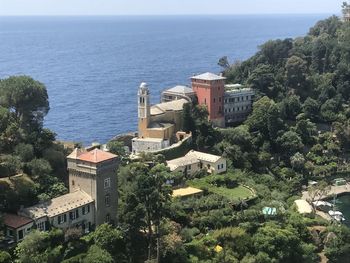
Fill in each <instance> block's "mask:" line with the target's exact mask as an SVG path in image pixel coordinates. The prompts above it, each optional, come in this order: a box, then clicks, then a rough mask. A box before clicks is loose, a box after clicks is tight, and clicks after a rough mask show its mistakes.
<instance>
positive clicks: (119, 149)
mask: <svg viewBox="0 0 350 263" xmlns="http://www.w3.org/2000/svg"><path fill="white" fill-rule="evenodd" d="M107 148H108V149H109V151H110V152H111V153H113V154H116V155H118V156H120V157H125V156H126V151H125V148H124V143H122V142H119V141H109V142H108V143H107Z"/></svg>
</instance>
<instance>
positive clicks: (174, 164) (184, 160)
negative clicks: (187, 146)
mask: <svg viewBox="0 0 350 263" xmlns="http://www.w3.org/2000/svg"><path fill="white" fill-rule="evenodd" d="M166 163H167V166H168V167H169V168H170V170H171V171H174V170H176V169H177V168H178V167H181V166H185V165H191V164H195V163H199V160H198V158H197V157H195V156H183V157H180V158H176V159H173V160H170V161H167V162H166Z"/></svg>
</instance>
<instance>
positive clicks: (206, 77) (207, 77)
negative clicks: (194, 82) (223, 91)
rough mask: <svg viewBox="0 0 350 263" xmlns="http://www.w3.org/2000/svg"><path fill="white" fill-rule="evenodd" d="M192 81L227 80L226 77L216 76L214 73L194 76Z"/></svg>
mask: <svg viewBox="0 0 350 263" xmlns="http://www.w3.org/2000/svg"><path fill="white" fill-rule="evenodd" d="M191 79H201V80H221V79H226V78H225V77H222V76H219V75H216V74H214V73H210V72H206V73H203V74H200V75H196V76H193V77H192V78H191Z"/></svg>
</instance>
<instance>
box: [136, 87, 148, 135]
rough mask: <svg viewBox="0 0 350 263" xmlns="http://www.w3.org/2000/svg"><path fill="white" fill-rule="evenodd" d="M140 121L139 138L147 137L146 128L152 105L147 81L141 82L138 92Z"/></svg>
mask: <svg viewBox="0 0 350 263" xmlns="http://www.w3.org/2000/svg"><path fill="white" fill-rule="evenodd" d="M137 96H138V121H139V125H138V126H139V127H138V128H139V129H138V132H139V138H143V137H146V134H145V132H146V130H147V127H148V125H149V121H150V115H151V105H150V99H149V89H148V87H147V84H146V83H144V82H143V83H141V85H140V87H139V90H138V93H137Z"/></svg>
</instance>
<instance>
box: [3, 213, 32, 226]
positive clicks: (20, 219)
mask: <svg viewBox="0 0 350 263" xmlns="http://www.w3.org/2000/svg"><path fill="white" fill-rule="evenodd" d="M3 219H4V224H5V226H8V227H11V228H14V229H17V228H20V227H22V226H25V225H27V224H30V223H32V222H33V220H32V219H30V218H28V217H24V216H19V215H15V214H4V217H3Z"/></svg>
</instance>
